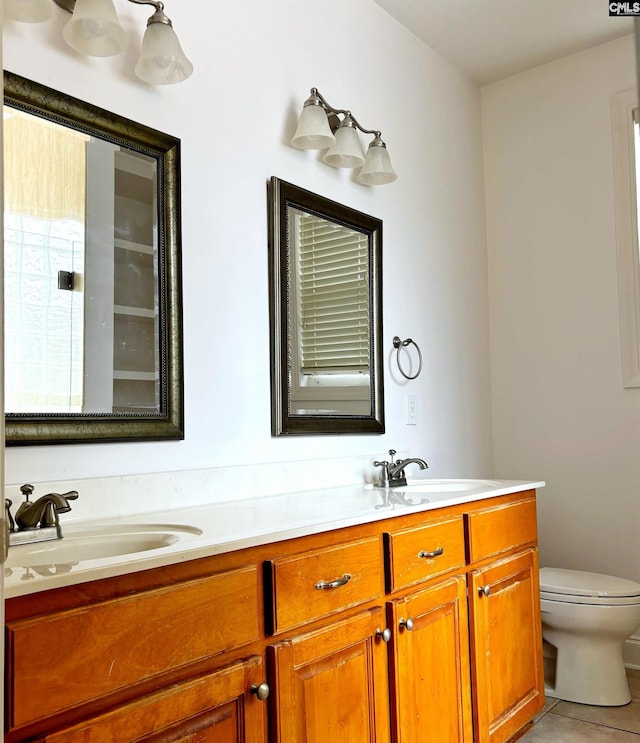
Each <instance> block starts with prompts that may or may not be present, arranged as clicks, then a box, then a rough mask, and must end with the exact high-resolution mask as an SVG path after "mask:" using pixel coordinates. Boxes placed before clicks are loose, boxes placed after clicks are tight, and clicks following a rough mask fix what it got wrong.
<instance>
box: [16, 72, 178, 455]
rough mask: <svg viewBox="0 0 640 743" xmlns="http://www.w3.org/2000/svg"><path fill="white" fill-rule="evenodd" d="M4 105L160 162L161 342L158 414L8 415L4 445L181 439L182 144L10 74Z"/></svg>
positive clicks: (159, 253)
mask: <svg viewBox="0 0 640 743" xmlns="http://www.w3.org/2000/svg"><path fill="white" fill-rule="evenodd" d="M4 102H5V104H6V105H10V106H12V107H13V108H17V109H19V110H21V111H24V112H27V113H31V114H35V115H36V116H39V117H41V118H44V119H48V120H50V121H53V122H56V123H58V124H61V125H63V126H67V127H71V128H73V129H76V130H78V131H81V132H84V133H86V134H89V135H92V136H95V137H99V138H100V139H103V140H107V141H109V142H111V143H113V144H117V145H122V146H124V147H127V148H128V149H131V150H135V151H136V152H140V153H143V154H146V155H148V156H150V157H152V158H154V159H155V160H156V161H157V165H158V302H159V312H158V316H159V336H160V410H159V412H158V413H155V412H154V413H148V414H147V413H139V412H136V413H129V414H120V413H117V414H109V413H105V414H101V413H95V414H93V413H92V414H84V413H64V414H59V413H9V414H5V435H6V443H7V445H9V446H16V445H28V444H68V443H91V442H104V441H150V440H169V439H183V438H184V389H183V355H182V285H181V214H180V140H179V139H177V138H176V137H172V136H170V135H168V134H164V133H162V132H159V131H157V130H155V129H151V128H150V127H147V126H145V125H143V124H138V123H136V122H134V121H131V120H130V119H127V118H125V117H123V116H119V115H117V114H114V113H111V112H110V111H106V110H104V109H102V108H99V107H97V106H94V105H92V104H90V103H85V102H84V101H81V100H78V99H77V98H73V97H71V96H69V95H66V94H65V93H60V92H58V91H56V90H53V89H51V88H48V87H46V86H44V85H41V84H39V83H36V82H33V81H31V80H27V79H25V78H23V77H20V76H19V75H16V74H14V73H12V72H7V71H6V70H5V71H4Z"/></svg>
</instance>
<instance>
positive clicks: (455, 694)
mask: <svg viewBox="0 0 640 743" xmlns="http://www.w3.org/2000/svg"><path fill="white" fill-rule="evenodd" d="M389 624H390V626H391V627H393V634H392V644H391V658H392V663H391V684H392V694H391V700H392V713H393V717H392V719H393V731H394V741H395V743H443V742H444V741H446V742H447V743H471V740H472V724H471V688H470V687H471V676H470V670H469V634H468V633H469V627H468V617H467V584H466V580H465V578H464V577H456V578H452V579H451V580H447V581H445V582H443V583H440V584H438V585H436V586H434V587H433V588H427V589H425V590H422V591H416V592H415V593H412V594H410V595H409V596H407V597H406V598H403V599H398V600H396V601H393V602H392V603H391V604H389Z"/></svg>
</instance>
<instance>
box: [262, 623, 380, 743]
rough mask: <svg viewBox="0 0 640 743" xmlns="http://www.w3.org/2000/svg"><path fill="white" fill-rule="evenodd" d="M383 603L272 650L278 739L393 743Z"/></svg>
mask: <svg viewBox="0 0 640 743" xmlns="http://www.w3.org/2000/svg"><path fill="white" fill-rule="evenodd" d="M384 626H385V625H384V612H383V610H382V609H381V608H376V609H373V610H371V611H367V612H363V613H361V614H358V615H356V616H354V617H352V618H350V619H345V620H343V621H339V622H334V623H333V624H330V625H329V626H327V627H324V628H322V629H320V630H316V631H312V632H308V633H306V634H303V635H297V636H296V637H293V638H292V639H290V640H284V641H283V642H280V643H278V644H277V645H273V646H271V647H270V648H269V649H268V652H269V654H270V661H272V664H271V669H270V670H271V671H272V676H271V689H272V695H273V707H272V710H271V711H272V712H273V718H272V723H273V725H272V727H273V734H274V737H273V741H276V742H277V743H339V742H340V741H342V742H343V743H388V741H389V681H388V675H387V671H388V666H387V647H386V645H385V643H384V642H383V641H382V640H381V639H380V638H379V637H378V636H377V635H376V630H377V629H378V628H384Z"/></svg>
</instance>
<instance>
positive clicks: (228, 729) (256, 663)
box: [43, 656, 267, 743]
mask: <svg viewBox="0 0 640 743" xmlns="http://www.w3.org/2000/svg"><path fill="white" fill-rule="evenodd" d="M263 666H264V664H263V661H262V658H260V657H258V656H255V657H252V658H249V659H248V660H246V661H243V662H240V663H236V664H234V665H233V666H230V667H228V668H224V669H221V670H219V671H215V672H213V673H210V674H207V675H205V676H201V677H200V678H197V679H194V680H192V681H186V682H183V683H181V684H176V685H175V686H172V687H170V688H168V689H166V690H163V691H161V692H158V693H155V694H150V695H149V696H146V697H143V698H141V699H139V700H137V701H135V702H131V703H129V704H126V705H123V706H121V707H117V708H115V709H114V710H112V711H110V712H108V713H106V714H104V715H100V716H98V717H95V718H92V719H91V720H88V721H85V722H82V723H80V724H79V725H74V726H73V727H71V728H67V729H65V730H61V731H59V732H57V733H52V734H50V735H47V736H46V737H44V739H43V741H44V742H45V743H132V741H135V742H136V743H213V741H215V743H266V740H267V735H266V733H267V715H266V706H265V702H264V701H260V700H259V699H258V698H257V694H254V693H252V686H253V685H254V684H255V687H256V690H257V687H258V686H259V685H260V684H261V683H262V682H263V681H264V669H263ZM261 696H262V694H261Z"/></svg>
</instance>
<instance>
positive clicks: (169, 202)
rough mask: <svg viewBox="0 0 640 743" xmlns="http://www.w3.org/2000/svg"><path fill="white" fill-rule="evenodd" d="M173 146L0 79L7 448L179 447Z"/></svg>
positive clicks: (51, 94) (9, 78) (43, 91)
mask: <svg viewBox="0 0 640 743" xmlns="http://www.w3.org/2000/svg"><path fill="white" fill-rule="evenodd" d="M178 146H179V142H178V140H175V139H173V138H170V137H168V136H167V135H162V134H160V133H159V132H155V131H153V130H149V129H147V128H145V127H142V126H141V125H137V124H135V123H133V122H130V121H128V120H126V119H122V118H120V117H117V116H115V115H114V114H109V113H108V112H104V111H101V110H100V109H96V108H95V107H92V106H90V105H89V104H84V103H82V102H80V101H76V100H75V99H72V98H69V97H68V96H64V95H62V94H58V93H56V92H55V91H51V90H49V89H47V88H44V87H43V86H38V85H36V84H35V83H30V82H29V81H25V80H23V79H22V78H18V77H17V76H15V75H12V74H11V73H5V105H4V184H5V211H4V226H5V235H4V238H5V253H4V260H5V274H4V280H5V323H6V332H5V378H6V380H5V414H6V416H5V417H6V423H7V442H8V443H38V442H40V441H47V442H48V443H55V442H58V441H71V440H99V439H104V438H109V439H128V438H157V437H160V438H182V411H181V397H182V387H181V368H180V367H181V363H180V362H181V341H180V335H179V331H180V324H179V314H178V309H179V276H178V267H179V256H178V251H177V247H178V246H177V240H178V232H177V228H178V224H179V222H178V219H177V217H178V212H177V197H178V194H177V184H178V173H177V153H178ZM36 422H37V423H36Z"/></svg>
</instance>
